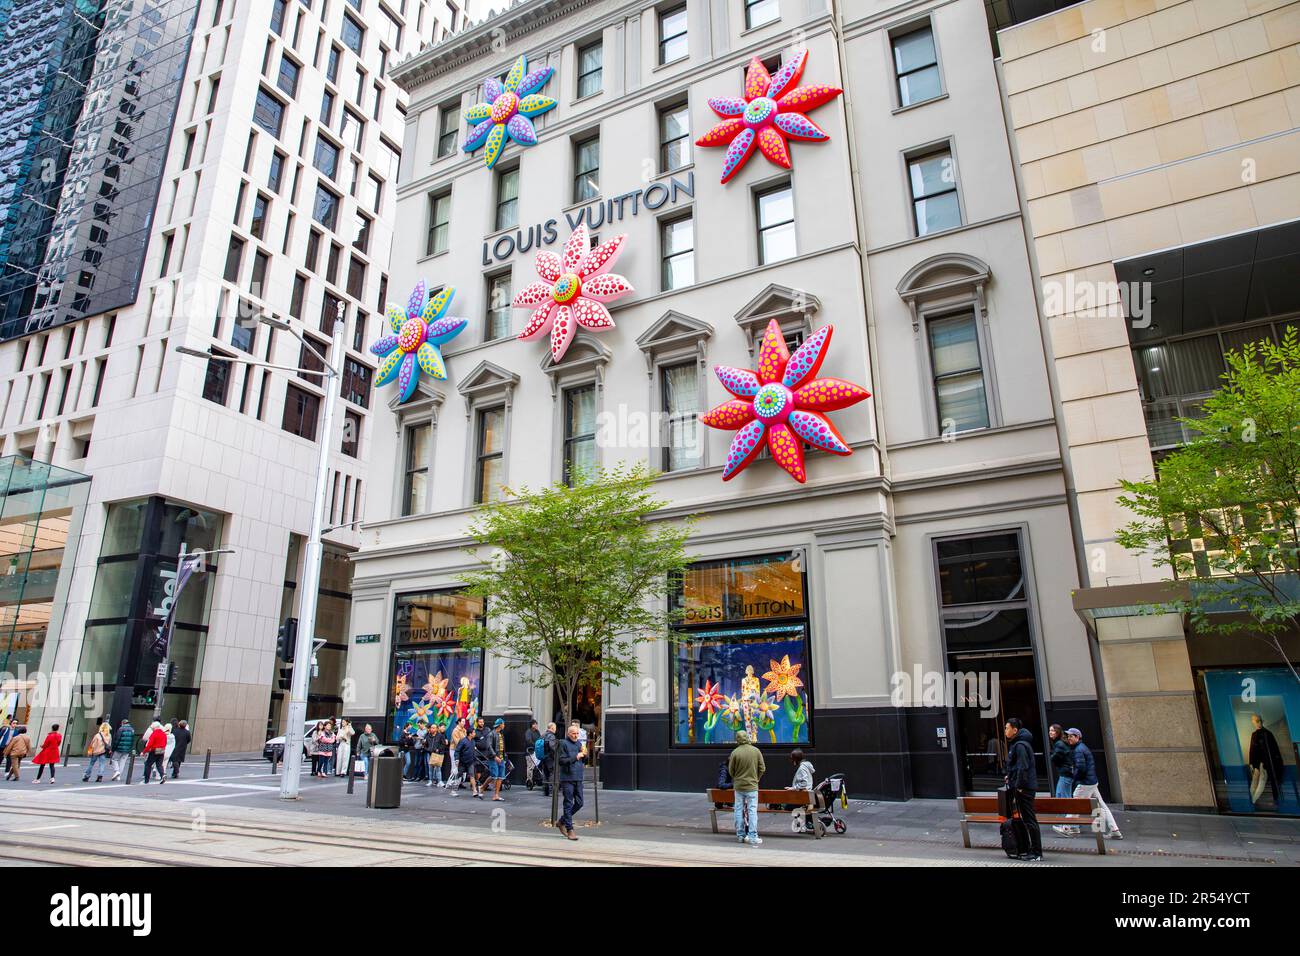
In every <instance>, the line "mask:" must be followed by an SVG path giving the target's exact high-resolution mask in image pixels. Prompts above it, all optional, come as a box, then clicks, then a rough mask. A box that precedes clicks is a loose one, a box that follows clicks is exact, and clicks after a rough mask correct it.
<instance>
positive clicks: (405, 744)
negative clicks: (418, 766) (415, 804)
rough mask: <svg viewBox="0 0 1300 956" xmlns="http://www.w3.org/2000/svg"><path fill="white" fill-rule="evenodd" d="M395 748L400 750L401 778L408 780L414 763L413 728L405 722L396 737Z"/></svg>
mask: <svg viewBox="0 0 1300 956" xmlns="http://www.w3.org/2000/svg"><path fill="white" fill-rule="evenodd" d="M397 749H399V750H400V751H401V752H402V779H403V780H410V779H411V772H412V770H413V769H414V765H415V728H414V727H412V726H411V725H410V724H407V725H406V726H405V727H403V728H402V733H401V736H399V737H398V739H397Z"/></svg>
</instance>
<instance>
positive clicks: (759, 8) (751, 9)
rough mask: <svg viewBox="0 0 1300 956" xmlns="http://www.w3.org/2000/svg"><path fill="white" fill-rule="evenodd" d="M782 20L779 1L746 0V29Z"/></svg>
mask: <svg viewBox="0 0 1300 956" xmlns="http://www.w3.org/2000/svg"><path fill="white" fill-rule="evenodd" d="M779 19H781V8H780V6H779V5H778V4H777V0H745V29H746V30H753V29H754V28H755V27H761V26H766V25H767V24H769V23H772V22H774V21H776V20H779Z"/></svg>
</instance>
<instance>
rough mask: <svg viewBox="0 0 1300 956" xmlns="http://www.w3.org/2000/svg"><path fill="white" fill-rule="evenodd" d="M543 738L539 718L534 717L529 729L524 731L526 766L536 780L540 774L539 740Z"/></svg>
mask: <svg viewBox="0 0 1300 956" xmlns="http://www.w3.org/2000/svg"><path fill="white" fill-rule="evenodd" d="M541 739H542V732H541V731H540V730H538V729H537V720H536V719H533V720H530V721H529V722H528V729H527V730H525V731H524V767H525V768H526V770H527V771H528V772H529V773H530V774H531V775H532V777H533V779H534V780H536V779H537V777H538V776H539V775H538V772H537V766H538V757H537V741H539V740H541Z"/></svg>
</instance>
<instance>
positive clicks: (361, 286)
mask: <svg viewBox="0 0 1300 956" xmlns="http://www.w3.org/2000/svg"><path fill="white" fill-rule="evenodd" d="M344 288H345V289H346V290H347V293H348V295H350V296H352V298H354V299H356V300H358V301H360V300H361V299H364V298H365V292H366V264H365V263H364V262H363V261H362V260H360V259H358V258H357V257H356V256H351V257H349V259H348V284H347V285H346V286H345V287H344Z"/></svg>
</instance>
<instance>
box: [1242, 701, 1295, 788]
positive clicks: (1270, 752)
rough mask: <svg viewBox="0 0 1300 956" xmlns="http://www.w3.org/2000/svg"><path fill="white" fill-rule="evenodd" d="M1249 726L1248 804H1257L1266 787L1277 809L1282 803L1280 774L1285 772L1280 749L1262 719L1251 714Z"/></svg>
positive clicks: (1247, 758) (1247, 759) (1257, 715)
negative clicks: (1252, 728) (1250, 728)
mask: <svg viewBox="0 0 1300 956" xmlns="http://www.w3.org/2000/svg"><path fill="white" fill-rule="evenodd" d="M1250 725H1251V726H1252V727H1254V728H1255V729H1254V730H1252V731H1251V732H1250V751H1249V753H1248V754H1247V757H1246V763H1247V765H1248V766H1249V767H1250V802H1251V803H1258V802H1259V798H1260V797H1262V796H1263V795H1264V788H1265V787H1268V788H1269V790H1271V791H1272V793H1273V807H1274V809H1277V807H1278V805H1279V804H1280V803H1281V802H1282V788H1281V782H1282V774H1283V773H1285V772H1286V765H1285V764H1284V763H1283V762H1282V749H1281V748H1280V747H1279V746H1278V745H1277V737H1275V736H1274V735H1273V731H1271V730H1269V729H1268V728H1267V727H1265V726H1264V718H1263V717H1261V716H1260V715H1259V714H1251V715H1250Z"/></svg>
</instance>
